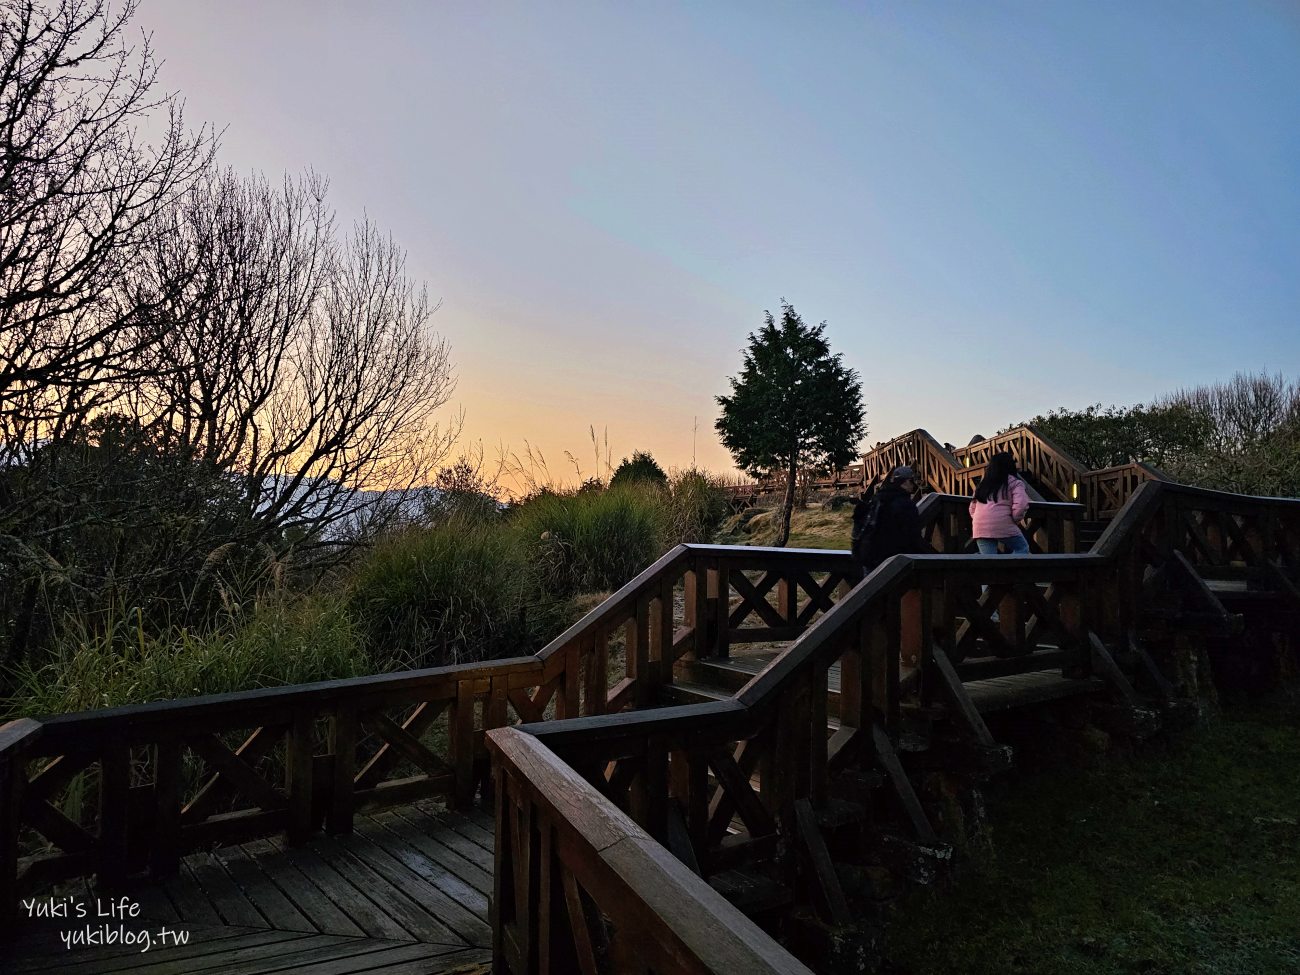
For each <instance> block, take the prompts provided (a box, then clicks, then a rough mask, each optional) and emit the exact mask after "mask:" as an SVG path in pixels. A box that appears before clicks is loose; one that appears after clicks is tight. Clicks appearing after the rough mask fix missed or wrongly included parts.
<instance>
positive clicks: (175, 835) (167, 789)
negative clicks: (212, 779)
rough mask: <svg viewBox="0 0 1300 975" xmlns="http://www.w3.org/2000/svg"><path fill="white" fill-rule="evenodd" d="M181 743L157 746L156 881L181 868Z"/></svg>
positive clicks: (153, 846) (175, 740) (171, 738)
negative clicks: (157, 878)
mask: <svg viewBox="0 0 1300 975" xmlns="http://www.w3.org/2000/svg"><path fill="white" fill-rule="evenodd" d="M183 789H184V782H183V779H182V775H181V741H180V739H179V738H177V737H174V736H169V737H166V738H164V739H163V740H161V741H159V742H158V744H157V745H156V746H154V784H153V791H154V809H155V811H156V815H155V819H154V830H153V843H152V844H151V846H150V857H149V870H150V873H152V874H153V876H155V877H170V876H172V875H174V874H175V873H176V871H177V870H178V869H179V868H180V859H181V801H182V799H183V796H182V791H183Z"/></svg>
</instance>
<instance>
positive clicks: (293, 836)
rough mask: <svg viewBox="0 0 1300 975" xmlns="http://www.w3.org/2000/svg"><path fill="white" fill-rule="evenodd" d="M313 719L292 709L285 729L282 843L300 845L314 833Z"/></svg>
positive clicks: (297, 709)
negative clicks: (286, 818)
mask: <svg viewBox="0 0 1300 975" xmlns="http://www.w3.org/2000/svg"><path fill="white" fill-rule="evenodd" d="M313 717H314V715H313V714H312V712H311V711H310V710H309V709H307V708H296V709H295V710H294V712H293V724H292V725H291V726H290V728H289V735H288V745H289V748H288V755H287V761H286V765H285V785H286V786H287V787H288V792H289V822H288V823H287V825H286V827H285V839H286V840H287V841H288V842H290V843H302V842H304V841H306V839H307V838H308V837H309V836H311V834H312V833H313V832H314V831H315V828H316V823H315V821H314V818H313V812H314V810H313V809H312V805H313V802H312V800H313V795H312V771H313V764H314V762H315V755H316V737H315V731H316V729H315V721H313Z"/></svg>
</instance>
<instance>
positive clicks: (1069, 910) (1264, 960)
mask: <svg viewBox="0 0 1300 975" xmlns="http://www.w3.org/2000/svg"><path fill="white" fill-rule="evenodd" d="M989 821H990V823H991V832H992V836H991V838H992V844H991V846H992V850H993V852H992V853H990V854H986V855H984V856H983V857H981V858H980V859H978V860H977V861H975V862H973V863H968V865H967V866H966V868H965V872H964V874H963V875H962V876H960V877H959V878H958V879H957V880H956V881H955V883H954V884H953V885H952V886H951V887H950V888H948V889H944V890H936V891H922V892H918V893H915V894H914V895H912V896H910V897H908V898H906V899H904V900H903V901H901V902H900V903H899V904H898V905H896V907H895V908H894V910H893V911H892V919H891V920H890V922H889V927H888V937H887V943H886V954H887V957H888V959H889V965H888V967H887V968H886V969H885V971H886V972H890V973H893V975H939V973H944V975H948V973H958V972H962V973H966V972H969V973H972V975H980V973H988V975H995V973H996V975H1004V973H1005V975H1012V973H1026V975H1028V973H1033V975H1102V973H1119V972H1134V973H1145V975H1184V973H1187V975H1192V973H1196V975H1248V973H1249V975H1255V973H1258V975H1285V973H1300V698H1296V697H1292V698H1291V699H1290V700H1287V701H1281V702H1274V703H1272V704H1269V705H1258V704H1256V705H1238V706H1235V707H1229V708H1228V709H1227V710H1226V711H1225V712H1224V714H1223V715H1222V716H1221V717H1218V718H1216V719H1215V720H1213V721H1212V722H1211V723H1210V724H1209V726H1208V727H1202V728H1199V729H1196V730H1193V731H1189V732H1186V733H1183V734H1182V735H1179V736H1178V737H1177V738H1175V739H1172V740H1171V739H1166V740H1163V741H1160V742H1157V743H1154V744H1149V745H1147V746H1144V748H1143V749H1142V750H1141V752H1140V753H1139V754H1137V755H1136V756H1131V757H1127V758H1109V759H1106V760H1105V761H1103V762H1102V763H1101V764H1099V765H1098V766H1097V767H1094V768H1091V769H1088V770H1080V769H1078V768H1056V769H1053V770H1051V771H1048V772H1042V773H1039V774H1035V775H1023V776H1019V777H1016V778H1013V779H1010V780H1008V781H1006V782H1004V783H1002V785H1001V787H1000V788H999V789H998V791H997V792H996V793H995V794H994V795H993V797H992V799H991V801H990V804H989Z"/></svg>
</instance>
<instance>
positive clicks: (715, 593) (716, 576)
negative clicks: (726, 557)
mask: <svg viewBox="0 0 1300 975" xmlns="http://www.w3.org/2000/svg"><path fill="white" fill-rule="evenodd" d="M709 598H710V605H711V608H712V611H711V612H710V614H709V615H710V616H711V618H712V622H713V626H714V631H713V634H712V635H713V652H714V653H715V654H716V655H717V656H719V657H726V656H727V655H728V654H729V653H730V650H731V634H730V632H729V627H730V621H731V566H729V565H728V564H727V563H726V562H725V561H722V560H719V561H718V563H717V568H715V569H711V570H710V571H709Z"/></svg>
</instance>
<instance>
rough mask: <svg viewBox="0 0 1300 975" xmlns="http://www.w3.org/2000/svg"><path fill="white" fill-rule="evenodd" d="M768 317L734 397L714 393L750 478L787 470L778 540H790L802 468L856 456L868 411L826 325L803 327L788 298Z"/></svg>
mask: <svg viewBox="0 0 1300 975" xmlns="http://www.w3.org/2000/svg"><path fill="white" fill-rule="evenodd" d="M763 314H764V317H765V321H764V324H763V327H762V328H761V329H759V330H758V331H757V332H752V333H750V336H749V346H748V348H747V349H746V350H745V361H744V365H743V366H742V367H741V370H740V374H739V375H737V376H733V377H731V378H730V379H729V380H728V381H729V382H730V383H731V395H730V396H719V397H717V401H718V405H719V406H721V407H722V415H721V416H720V417H719V418H718V422H717V424H716V426H717V430H718V433H719V434H720V435H721V437H722V443H723V446H725V447H726V448H727V449H728V450H730V451H731V453H732V456H733V457H734V458H735V461H736V466H737V467H739V468H741V469H742V470H744V471H746V472H747V473H749V474H750V475H751V476H753V477H771V476H775V474H776V473H777V472H779V471H784V472H785V476H786V485H785V496H784V498H783V500H782V503H781V519H780V530H779V534H778V537H777V541H776V544H777V545H785V543H786V542H787V541H788V540H789V538H790V513H791V510H792V509H793V507H794V496H795V483H796V479H797V474H798V471H799V468H800V467H801V466H803V467H806V468H812V469H824V468H828V467H842V466H844V465H845V464H847V463H849V462H850V461H852V460H853V459H854V457H855V456H856V455H857V448H858V443H859V442H860V441H861V440H862V438H863V437H864V436H865V435H866V422H865V414H866V410H865V408H864V406H863V404H862V383H861V381H860V380H859V378H858V374H857V372H856V370H853V369H848V368H846V367H845V366H844V364H843V362H841V357H840V356H839V355H838V354H836V355H832V354H831V351H830V345H829V343H828V342H827V341H826V323H825V322H822V324H820V325H816V326H809V325H806V324H804V321H803V319H801V318H800V317H799V315H798V313H797V312H796V311H795V310H794V308H793V306H791V305H790V304H788V303H786V302H785V301H784V300H783V301H782V302H781V321H780V323H779V324H778V323H777V321H776V320H775V319H774V318H773V317H772V313H771V312H764V313H763Z"/></svg>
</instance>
